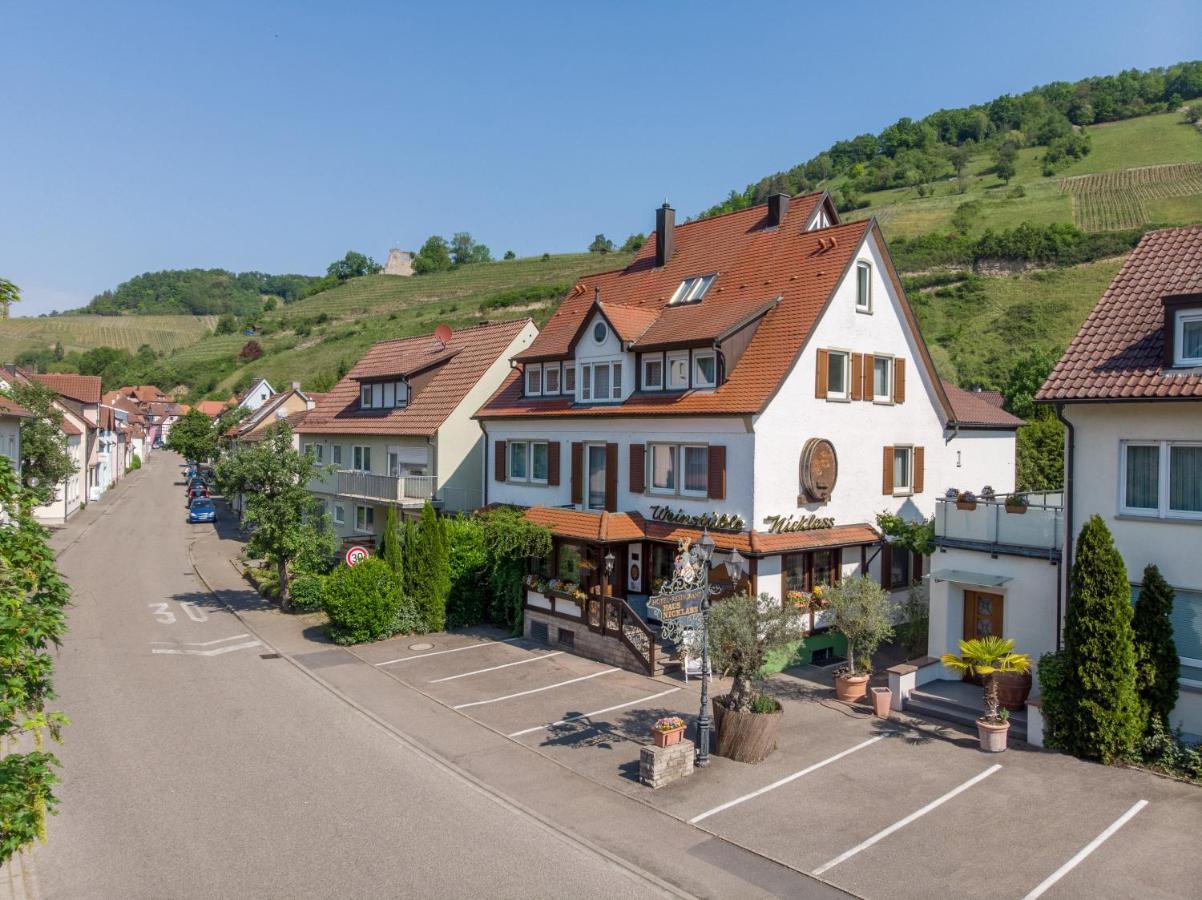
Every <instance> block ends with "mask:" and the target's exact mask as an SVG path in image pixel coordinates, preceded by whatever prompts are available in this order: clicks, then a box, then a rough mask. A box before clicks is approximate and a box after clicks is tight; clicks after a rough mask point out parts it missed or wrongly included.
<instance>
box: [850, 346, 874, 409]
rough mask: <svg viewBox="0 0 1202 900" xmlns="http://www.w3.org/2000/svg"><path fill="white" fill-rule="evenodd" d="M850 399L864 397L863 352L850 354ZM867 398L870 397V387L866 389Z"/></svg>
mask: <svg viewBox="0 0 1202 900" xmlns="http://www.w3.org/2000/svg"><path fill="white" fill-rule="evenodd" d="M851 399H852V400H863V399H864V354H863V353H853V354H852V355H851ZM868 399H869V400H871V399H872V389H871V388H869V389H868Z"/></svg>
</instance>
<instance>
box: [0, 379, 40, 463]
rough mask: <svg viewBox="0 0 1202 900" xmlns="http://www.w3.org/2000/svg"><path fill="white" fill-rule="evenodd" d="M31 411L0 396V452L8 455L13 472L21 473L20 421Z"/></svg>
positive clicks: (28, 415) (31, 414)
mask: <svg viewBox="0 0 1202 900" xmlns="http://www.w3.org/2000/svg"><path fill="white" fill-rule="evenodd" d="M32 417H33V413H31V412H30V411H29V410H27V409H25V408H24V407H23V406H21V405H20V404H18V403H14V402H13V401H12V400H9V399H8V398H7V397H0V454H3V455H4V456H6V457H8V461H9V463H10V464H11V465H12V469H13V472H15V473H16V474H17V475H18V476H20V474H21V422H23V421H24V420H25V419H29V418H32Z"/></svg>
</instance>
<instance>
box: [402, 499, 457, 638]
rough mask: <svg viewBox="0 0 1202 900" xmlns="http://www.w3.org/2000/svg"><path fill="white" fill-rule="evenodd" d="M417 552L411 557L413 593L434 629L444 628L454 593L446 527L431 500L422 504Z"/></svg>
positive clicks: (418, 524) (430, 627)
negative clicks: (449, 596) (448, 598)
mask: <svg viewBox="0 0 1202 900" xmlns="http://www.w3.org/2000/svg"><path fill="white" fill-rule="evenodd" d="M415 537H416V551H415V552H413V553H411V555H410V560H411V562H412V565H411V566H410V568H411V569H414V570H415V571H414V585H413V587H414V590H415V591H416V593H415V594H414V595H413V596H414V597H415V599H416V600H417V601H418V609H420V610H421V612H422V615H423V617H424V618H425V620H426V627H427V628H428V629H429V630H430V631H442V630H443V628H444V627H445V626H446V620H447V595H448V594H450V592H451V570H450V559H449V554H448V552H447V543H446V542H447V536H446V528H445V526H444V525H443V523H442V521H441V520H440V519H439V518H438V514H437V513H436V512H435V511H434V507H433V506H431V505H430V504H429V503H428V502H427V503H426V505H425V506H423V507H422V514H421V517H420V518H419V519H418V522H417V528H416V535H415Z"/></svg>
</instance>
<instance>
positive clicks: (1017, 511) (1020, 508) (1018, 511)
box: [1006, 503, 1027, 516]
mask: <svg viewBox="0 0 1202 900" xmlns="http://www.w3.org/2000/svg"><path fill="white" fill-rule="evenodd" d="M1026 511H1027V507H1026V506H1024V505H1022V504H1018V503H1015V504H1011V503H1007V504H1006V512H1008V513H1010V515H1012V516H1021V515H1022V514H1023V513H1025V512H1026Z"/></svg>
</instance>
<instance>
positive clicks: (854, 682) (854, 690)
mask: <svg viewBox="0 0 1202 900" xmlns="http://www.w3.org/2000/svg"><path fill="white" fill-rule="evenodd" d="M867 693H868V676H867V675H836V676H835V696H836V697H837V698H839V699H840V700H842V701H843V702H844V703H855V702H857V701H858V700H863V699H864V695H865V694H867Z"/></svg>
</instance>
